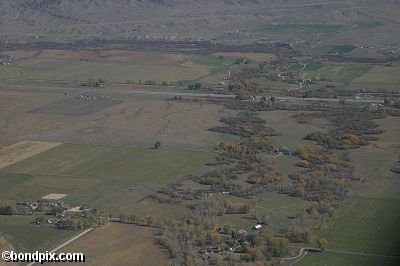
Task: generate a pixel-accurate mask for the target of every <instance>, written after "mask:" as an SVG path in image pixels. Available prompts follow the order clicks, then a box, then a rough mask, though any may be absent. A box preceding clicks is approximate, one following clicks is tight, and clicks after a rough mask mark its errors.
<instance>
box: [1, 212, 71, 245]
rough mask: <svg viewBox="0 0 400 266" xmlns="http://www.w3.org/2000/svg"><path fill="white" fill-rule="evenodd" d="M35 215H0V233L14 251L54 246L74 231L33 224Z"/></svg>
mask: <svg viewBox="0 0 400 266" xmlns="http://www.w3.org/2000/svg"><path fill="white" fill-rule="evenodd" d="M35 218H36V217H35V216H0V234H1V235H3V236H4V237H5V239H6V240H7V241H9V242H10V243H11V244H12V246H13V247H14V248H15V251H18V252H24V251H36V250H40V251H45V250H49V249H51V248H54V247H55V246H57V245H58V244H61V243H62V242H64V241H65V240H67V239H68V238H71V237H73V236H74V235H75V234H77V232H76V231H69V230H57V229H53V228H51V227H49V226H48V225H40V226H39V225H33V224H31V222H33V221H34V220H35Z"/></svg>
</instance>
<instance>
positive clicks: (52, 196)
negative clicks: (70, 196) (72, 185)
mask: <svg viewBox="0 0 400 266" xmlns="http://www.w3.org/2000/svg"><path fill="white" fill-rule="evenodd" d="M66 196H67V195H66V194H59V193H50V194H47V195H46V196H43V197H42V199H45V200H59V199H62V198H64V197H66Z"/></svg>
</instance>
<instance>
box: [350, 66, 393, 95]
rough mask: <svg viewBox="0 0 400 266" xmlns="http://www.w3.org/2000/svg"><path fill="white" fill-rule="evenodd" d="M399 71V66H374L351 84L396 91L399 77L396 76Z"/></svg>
mask: <svg viewBox="0 0 400 266" xmlns="http://www.w3.org/2000/svg"><path fill="white" fill-rule="evenodd" d="M399 71H400V66H399V65H393V66H392V67H385V66H375V67H374V68H373V69H371V70H370V71H368V72H367V73H366V74H364V75H362V76H361V77H358V78H356V79H355V80H353V83H354V84H355V85H358V86H364V87H367V88H368V87H381V88H389V89H395V90H398V84H399V82H400V76H399V75H398V74H397V73H399Z"/></svg>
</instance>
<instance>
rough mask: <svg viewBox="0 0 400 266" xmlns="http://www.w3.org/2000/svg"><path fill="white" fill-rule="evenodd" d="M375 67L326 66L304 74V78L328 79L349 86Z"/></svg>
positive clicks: (352, 65) (351, 65)
mask: <svg viewBox="0 0 400 266" xmlns="http://www.w3.org/2000/svg"><path fill="white" fill-rule="evenodd" d="M372 68H373V67H372V66H368V65H356V64H347V65H334V66H324V67H322V68H319V69H318V70H316V71H304V72H302V75H301V76H302V78H310V77H315V78H318V79H328V80H332V81H335V82H339V83H342V84H349V83H350V82H351V81H353V80H354V79H356V78H359V77H361V76H363V75H364V74H365V73H367V72H368V71H369V70H371V69H372Z"/></svg>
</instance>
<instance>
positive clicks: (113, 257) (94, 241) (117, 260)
mask: <svg viewBox="0 0 400 266" xmlns="http://www.w3.org/2000/svg"><path fill="white" fill-rule="evenodd" d="M154 233H155V231H154V230H153V229H150V228H146V227H139V226H136V225H129V224H118V223H111V224H108V225H106V226H104V227H102V228H99V229H96V230H94V231H92V232H90V233H89V234H87V235H85V236H83V237H82V238H80V239H78V240H77V241H76V242H74V243H72V244H71V245H69V246H67V247H66V248H65V250H62V251H63V252H65V251H67V252H82V253H84V254H85V256H86V262H85V263H71V264H68V263H67V264H66V265H72V264H73V265H83V264H85V265H166V264H167V261H168V256H167V254H166V253H165V252H164V251H162V250H161V249H160V247H159V246H157V245H156V244H155V241H154ZM45 265H57V264H45Z"/></svg>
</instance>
